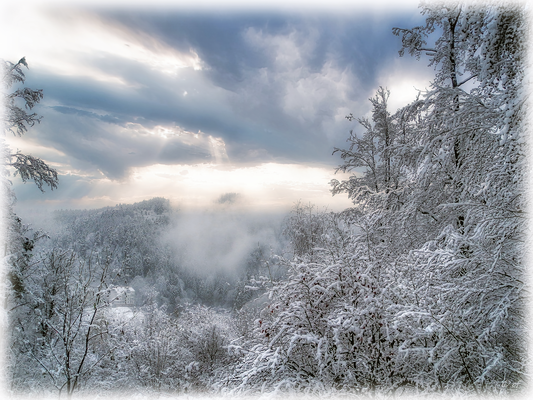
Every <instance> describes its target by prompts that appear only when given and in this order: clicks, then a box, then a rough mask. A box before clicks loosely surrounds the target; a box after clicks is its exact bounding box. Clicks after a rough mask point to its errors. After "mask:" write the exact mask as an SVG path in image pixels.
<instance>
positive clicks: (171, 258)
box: [4, 2, 530, 396]
mask: <svg viewBox="0 0 533 400" xmlns="http://www.w3.org/2000/svg"><path fill="white" fill-rule="evenodd" d="M421 12H422V14H423V15H424V16H425V18H426V23H425V25H422V26H418V27H414V28H404V27H391V28H393V29H392V34H391V36H392V35H396V36H397V37H399V39H400V40H401V43H402V47H401V49H400V56H407V55H409V56H414V57H416V58H417V59H421V61H420V62H428V61H429V68H433V69H434V71H435V76H434V79H433V81H432V82H431V86H430V87H429V89H428V90H426V91H421V92H420V93H419V95H418V97H417V98H416V99H413V101H412V102H411V103H409V104H406V105H404V106H403V107H401V108H400V109H398V110H392V109H390V107H389V105H388V101H389V96H390V92H389V90H388V89H387V88H384V87H379V88H377V89H376V92H375V95H374V96H373V97H371V98H370V99H369V101H370V104H371V107H372V111H371V114H370V115H369V116H367V117H365V116H360V117H357V116H354V115H352V114H350V115H348V116H347V117H346V118H347V119H348V121H349V122H350V123H351V124H352V125H353V126H352V128H353V129H352V131H351V132H350V133H349V136H348V139H347V147H346V148H337V149H332V151H333V156H334V157H339V156H340V165H339V168H338V171H343V172H350V173H351V176H350V177H349V178H348V179H345V180H332V181H331V190H332V193H333V194H334V195H341V196H346V195H347V196H349V198H350V199H351V200H352V201H353V207H352V208H349V209H346V210H344V211H343V212H339V213H334V212H328V211H322V210H319V209H317V208H316V207H314V206H313V205H310V204H309V205H306V203H305V202H301V203H298V204H296V205H295V206H294V208H293V210H292V212H291V213H290V214H289V215H287V216H286V218H285V219H284V220H283V222H282V223H281V225H280V226H279V227H277V228H276V229H270V228H268V229H267V228H264V226H267V225H266V223H265V222H262V223H263V224H264V225H261V224H259V223H257V224H256V225H254V226H253V227H251V226H249V225H237V223H235V218H236V217H235V216H233V215H231V214H229V215H230V216H229V217H224V218H225V219H216V221H219V222H220V221H224V223H228V224H229V223H230V222H228V221H233V222H231V223H235V225H232V226H245V229H244V232H245V233H244V234H243V235H241V236H238V235H234V236H227V238H226V239H227V240H226V241H224V240H222V241H221V242H220V243H222V244H216V245H215V241H216V240H220V238H217V237H215V236H212V237H210V238H211V239H209V240H211V241H212V245H211V246H207V247H205V249H201V250H200V251H196V250H193V249H192V245H191V244H190V243H192V242H180V240H181V241H183V240H185V239H183V238H184V237H186V236H187V234H185V235H181V233H180V232H181V230H182V229H185V227H191V226H192V224H190V223H189V224H187V223H186V219H185V217H184V216H183V215H181V214H180V213H181V211H180V210H175V209H172V208H171V207H170V204H169V202H168V201H167V200H165V199H163V198H153V199H151V200H147V201H143V202H141V203H135V204H129V205H128V204H121V205H117V206H115V207H108V208H104V209H98V210H83V211H82V210H64V211H57V212H56V213H55V215H54V221H55V222H54V223H55V225H56V227H57V229H55V233H54V234H50V235H49V236H50V237H48V238H47V237H46V234H44V233H43V232H40V231H38V230H35V231H31V230H28V229H27V228H25V227H24V225H23V221H21V220H20V219H18V218H17V217H16V216H15V215H14V214H10V218H11V220H10V221H11V222H10V229H11V230H10V240H11V242H10V244H9V246H7V245H6V249H7V251H6V253H7V254H6V260H7V262H8V264H9V268H10V269H9V271H8V272H9V275H8V279H7V280H6V284H7V286H8V288H7V289H6V298H5V299H4V303H5V304H6V309H7V310H8V316H9V334H10V338H9V348H8V358H7V363H6V364H7V367H8V368H7V369H8V373H9V376H8V380H9V383H10V385H11V387H10V388H9V390H11V391H12V393H18V392H23V393H27V392H28V391H30V392H31V393H33V395H35V393H50V392H51V391H54V392H59V393H60V394H63V393H66V394H67V395H68V396H71V395H72V394H75V393H78V392H85V393H99V394H102V393H104V394H106V393H107V394H108V393H111V392H112V391H113V390H119V391H121V392H127V391H132V392H133V393H143V394H153V393H160V392H165V393H173V394H183V393H190V392H198V391H199V392H207V393H210V394H230V395H232V396H236V395H243V394H251V395H255V394H259V393H286V392H287V393H315V394H321V393H322V394H323V393H325V392H328V393H330V392H335V393H337V394H345V393H349V394H351V395H361V396H367V395H373V394H376V393H380V394H383V395H384V396H388V395H390V396H395V395H402V394H427V393H435V392H439V393H443V394H444V395H455V394H464V393H470V394H479V395H485V394H497V395H501V394H513V393H520V391H522V390H525V389H526V388H527V384H528V379H527V365H528V354H527V339H528V331H527V324H526V322H527V321H526V316H527V313H526V311H527V310H526V299H527V297H526V294H527V290H528V285H527V280H526V279H527V276H526V271H525V269H526V265H525V260H524V258H525V250H526V244H527V240H528V237H527V236H526V231H527V222H528V221H527V212H526V211H527V206H528V204H527V195H526V194H527V193H526V189H527V187H526V180H527V171H528V169H529V168H530V166H529V162H528V160H527V158H526V152H527V143H526V139H527V132H528V129H529V125H528V120H527V118H528V112H529V109H528V92H529V86H528V85H529V80H528V75H527V72H528V71H527V68H526V66H527V57H528V55H527V51H526V50H527V45H528V43H527V40H526V38H528V37H529V33H530V31H529V25H528V22H529V21H528V18H527V17H528V15H527V10H526V8H525V7H524V6H523V5H520V4H492V3H491V4H483V5H471V4H470V3H465V4H459V3H457V4H456V3H450V2H445V3H440V2H432V3H428V4H425V3H424V4H423V5H422V6H421ZM217 218H219V217H217ZM195 221H196V220H195ZM217 223H218V222H217ZM206 226H207V227H208V229H207V230H205V231H201V230H200V231H198V232H200V235H199V236H198V237H193V238H196V239H195V240H200V236H201V235H203V236H206V235H207V234H204V232H208V231H209V230H210V229H212V225H209V224H206ZM35 228H38V227H35ZM274 231H275V232H277V233H272V232H274ZM190 232H191V233H190V235H193V230H192V229H191V231H190ZM258 232H259V233H258ZM265 232H266V233H265ZM186 233H187V232H186ZM228 235H229V234H228ZM246 237H252V238H253V240H255V239H256V238H262V239H261V240H263V241H262V242H259V243H257V246H255V245H254V246H248V245H247V246H248V247H246V246H245V247H244V248H245V249H246V251H247V253H246V256H242V254H245V253H244V252H242V251H241V252H239V253H238V254H239V257H237V256H234V255H233V253H231V254H230V255H231V257H230V256H229V255H228V254H229V253H228V252H229V250H228V252H226V249H230V248H233V247H234V246H236V243H244V241H245V238H246ZM177 238H179V240H178V239H177ZM267 239H268V240H267ZM246 240H248V239H246ZM182 243H187V246H185V245H183V244H182ZM246 243H251V241H249V242H246ZM218 247H220V248H223V249H224V252H216V251H215V249H216V248H218ZM198 253H201V255H205V254H207V255H208V256H207V258H206V257H204V258H202V257H199V255H198ZM235 254H237V253H235ZM217 258H218V259H217ZM228 260H230V261H231V262H230V261H228ZM234 260H238V261H235V265H233V264H232V263H233V261H234ZM229 264H231V265H232V269H229V267H228V265H229ZM199 271H208V272H207V273H201V272H199ZM130 288H132V289H133V290H134V293H135V295H134V301H133V303H128V301H129V300H126V298H122V297H120V296H122V295H121V294H120V293H133V292H132V291H130V292H126V291H127V290H130ZM116 293H119V294H116ZM113 296H115V297H113ZM117 301H122V302H121V303H117Z"/></svg>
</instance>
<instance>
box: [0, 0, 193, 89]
mask: <svg viewBox="0 0 533 400" xmlns="http://www.w3.org/2000/svg"><path fill="white" fill-rule="evenodd" d="M21 21H24V22H23V23H24V26H22V27H21V26H20V23H21ZM3 23H4V26H3V28H4V32H21V33H20V34H13V35H10V38H9V40H4V43H3V48H2V50H3V57H5V58H6V59H11V60H14V61H16V60H18V59H19V58H20V57H22V56H26V58H27V60H28V62H29V64H30V67H31V68H42V69H45V70H49V71H53V72H54V73H55V74H58V75H68V76H84V77H88V78H91V79H94V80H98V81H103V82H109V83H114V84H120V85H128V84H129V83H128V82H126V81H124V79H123V77H121V76H117V75H113V74H112V73H110V72H109V71H106V70H102V69H100V68H97V67H94V66H92V65H91V64H90V63H87V58H88V57H91V58H93V59H94V60H98V59H99V58H105V57H107V56H113V57H119V58H123V59H126V60H130V61H134V62H137V63H140V64H142V65H145V66H147V67H149V68H150V69H153V70H157V71H158V72H161V73H165V74H172V75H175V74H177V73H178V72H179V70H180V69H181V68H193V69H195V70H199V69H202V68H203V63H202V61H201V60H200V58H199V56H198V54H196V53H195V52H194V51H193V50H190V51H189V52H187V53H182V52H179V51H178V50H176V49H174V48H171V47H169V46H166V45H164V44H163V43H161V42H159V41H158V40H157V39H155V38H154V37H151V36H149V35H147V34H146V33H144V32H141V31H132V30H131V29H129V28H126V27H124V26H122V25H120V24H118V23H111V22H110V21H107V20H105V19H102V18H101V17H98V16H97V15H96V14H94V13H91V12H89V11H82V10H80V9H77V10H76V9H73V8H68V7H65V6H62V7H59V6H58V5H55V7H54V6H53V3H52V4H50V5H48V7H47V6H46V5H44V6H43V5H40V6H37V5H34V6H33V7H29V6H27V7H24V6H22V7H14V8H12V9H11V10H10V17H9V18H5V19H4V21H3ZM28 27H31V28H30V30H29V32H26V33H23V32H22V31H23V30H24V29H26V28H28Z"/></svg>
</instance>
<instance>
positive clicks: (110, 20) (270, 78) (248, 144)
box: [27, 10, 416, 179]
mask: <svg viewBox="0 0 533 400" xmlns="http://www.w3.org/2000/svg"><path fill="white" fill-rule="evenodd" d="M415 13H416V10H409V13H408V14H405V15H402V14H396V15H380V16H377V15H372V14H356V13H355V12H353V13H352V14H350V15H344V16H342V15H340V14H323V15H318V14H302V15H296V14H285V15H282V14H276V13H269V14H245V13H236V14H228V13H218V14H214V13H213V14H201V13H197V12H191V11H188V12H177V11H175V10H167V11H165V12H164V13H156V12H146V11H145V12H142V13H140V12H135V11H126V10H114V11H108V10H107V11H96V14H97V18H99V19H100V20H101V21H103V23H102V24H101V25H99V27H100V28H99V29H103V28H102V27H106V26H107V27H110V28H111V27H113V28H117V27H118V28H120V29H121V30H122V31H126V32H129V34H130V35H132V37H133V36H136V37H137V39H136V40H139V41H141V42H142V41H143V40H144V42H143V45H144V46H146V47H147V48H150V47H152V50H154V52H157V48H156V47H157V46H159V44H161V43H162V44H164V45H165V46H167V47H170V48H172V49H175V50H177V51H179V52H181V53H183V54H192V53H196V54H198V56H199V58H200V60H201V61H202V63H203V65H204V67H205V68H204V69H203V70H195V69H193V68H191V67H187V68H180V69H179V70H178V71H177V72H176V74H165V73H163V72H160V71H157V70H156V69H154V68H151V67H150V66H149V65H148V64H146V63H143V62H141V61H135V60H133V59H128V58H125V57H122V56H120V55H115V54H112V53H109V52H105V49H102V51H101V52H99V53H86V52H83V49H80V51H79V53H72V54H71V57H72V58H74V59H76V60H78V62H80V63H82V64H84V65H88V66H90V67H91V68H92V69H93V70H95V71H101V72H102V74H103V75H104V77H106V79H99V78H98V77H97V76H84V77H83V78H81V77H80V76H76V75H74V74H70V75H60V74H57V73H55V72H54V71H38V70H35V71H34V70H32V71H31V73H29V74H28V81H27V83H28V86H30V87H36V88H42V89H44V94H45V100H44V102H43V105H44V106H48V107H49V108H43V107H41V110H40V111H41V112H42V114H44V116H45V120H43V124H42V125H41V126H40V127H39V129H38V132H36V133H35V134H34V136H33V140H34V141H38V142H39V143H41V144H43V145H45V146H48V147H52V148H55V149H57V150H60V151H61V152H63V153H65V154H66V156H67V157H68V158H69V160H70V164H71V165H72V167H73V168H75V169H80V170H88V171H93V172H94V171H100V172H101V173H103V174H104V175H106V176H107V177H109V178H112V179H122V178H124V177H126V176H127V175H128V171H129V170H130V168H131V167H140V166H147V165H151V164H154V163H163V164H173V163H175V164H184V163H197V162H206V161H207V162H208V161H212V154H211V153H210V151H209V147H208V143H207V142H208V140H207V137H208V135H212V136H213V137H216V138H221V139H222V140H223V141H224V143H225V146H226V147H225V150H226V151H227V154H228V156H229V159H230V160H231V161H232V162H255V163H260V162H265V161H278V162H304V163H305V162H320V163H329V164H332V165H334V164H335V163H336V162H337V161H336V160H335V159H334V158H332V157H331V152H332V150H333V147H334V146H337V147H343V146H344V145H345V139H346V137H347V132H348V131H349V129H350V128H351V126H349V125H347V124H346V121H345V120H344V119H343V115H346V114H347V113H349V112H354V114H359V115H361V114H363V113H364V112H366V111H367V110H368V109H369V103H368V101H367V99H368V97H370V96H372V95H373V90H375V88H377V86H379V85H380V82H377V77H378V75H379V73H380V71H381V70H382V69H383V68H386V66H387V65H388V64H389V63H391V62H392V61H393V60H394V59H396V58H397V50H398V46H399V40H398V39H397V38H395V37H394V36H393V35H392V33H391V28H392V27H393V26H396V25H401V26H404V25H407V26H411V25H412V21H408V18H407V17H409V18H411V17H412V15H413V14H415ZM404 21H407V22H406V23H402V22H404ZM138 38H141V39H138ZM143 38H144V39H143ZM146 38H149V40H148V39H146ZM158 43H159V44H158ZM30 62H31V61H30ZM114 78H116V79H114ZM342 113H344V114H342ZM158 126H164V127H166V128H169V129H174V128H175V129H176V130H178V131H179V130H183V131H187V132H189V133H191V132H195V133H196V132H202V134H201V138H200V140H199V143H198V145H196V144H194V143H193V142H191V141H190V140H188V139H187V140H185V141H184V139H183V137H181V138H180V137H179V135H171V136H170V137H167V138H162V137H158V136H154V135H149V134H146V132H144V131H146V130H151V129H154V128H156V127H158ZM143 132H144V133H143ZM30 136H31V133H30ZM91 173H92V172H91Z"/></svg>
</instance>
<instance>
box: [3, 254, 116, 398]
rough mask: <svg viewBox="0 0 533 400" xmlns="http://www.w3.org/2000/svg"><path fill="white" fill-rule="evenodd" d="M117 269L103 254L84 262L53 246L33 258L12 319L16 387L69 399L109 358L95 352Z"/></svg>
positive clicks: (13, 371)
mask: <svg viewBox="0 0 533 400" xmlns="http://www.w3.org/2000/svg"><path fill="white" fill-rule="evenodd" d="M119 272H120V271H117V270H116V268H115V267H114V265H113V262H112V257H111V256H110V255H105V254H103V255H100V256H99V255H94V256H93V257H91V258H90V259H85V260H84V259H81V258H79V257H78V256H77V255H76V253H74V252H72V251H71V250H60V249H54V250H53V251H51V252H50V253H48V254H46V255H44V256H43V258H42V259H40V260H38V261H35V262H34V264H33V265H32V269H31V274H28V275H27V276H25V281H24V282H25V285H26V286H25V290H24V292H23V293H22V294H21V295H20V296H19V297H18V298H17V299H16V300H15V301H14V302H13V303H14V304H13V308H12V318H11V321H10V329H11V330H12V332H14V333H13V335H12V340H11V346H10V348H11V352H12V354H11V358H12V360H11V365H10V367H11V369H12V375H13V385H14V388H15V389H17V390H19V391H20V390H22V391H24V389H25V388H26V387H28V386H31V385H32V384H37V385H39V386H41V387H52V388H56V389H57V390H58V391H59V393H60V394H61V393H66V394H67V396H68V397H70V396H71V395H72V394H73V393H74V392H75V391H76V390H78V389H79V388H80V387H82V386H83V385H84V383H86V382H87V380H88V378H89V377H90V375H91V374H92V373H93V372H94V370H95V368H97V367H98V365H99V364H100V363H101V362H102V360H103V359H104V358H105V357H108V356H110V354H101V353H99V352H97V351H96V347H95V346H96V345H97V344H98V342H99V340H100V339H101V337H102V336H103V335H105V334H108V330H107V327H108V326H107V325H106V324H99V323H97V322H99V319H100V317H102V312H103V310H105V309H106V308H107V307H108V306H109V298H108V297H109V296H108V282H109V281H110V280H111V279H112V276H113V275H116V274H117V273H119ZM15 311H16V312H15ZM22 358H23V359H26V360H27V361H26V362H24V363H22V362H20V359H22ZM28 366H29V368H28ZM14 368H16V370H13V369H14ZM35 371H41V376H40V377H38V378H36V377H35ZM34 379H37V382H35V381H33V380H34Z"/></svg>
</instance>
